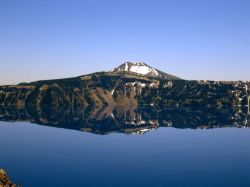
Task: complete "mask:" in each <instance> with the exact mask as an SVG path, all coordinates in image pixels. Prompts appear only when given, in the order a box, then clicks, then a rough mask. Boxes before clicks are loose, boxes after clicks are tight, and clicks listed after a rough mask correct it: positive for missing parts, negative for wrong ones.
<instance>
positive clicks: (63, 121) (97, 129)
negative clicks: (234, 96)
mask: <svg viewBox="0 0 250 187" xmlns="http://www.w3.org/2000/svg"><path fill="white" fill-rule="evenodd" d="M249 118H250V117H249V114H248V111H247V108H246V110H245V111H242V110H237V109H232V108H229V109H215V108H211V109H210V108H208V107H204V108H154V107H150V106H147V107H145V106H144V107H134V108H124V107H115V108H112V107H102V108H95V107H88V108H87V109H85V110H75V111H71V110H65V109H58V108H53V107H44V108H39V109H35V108H17V107H4V106H0V120H1V121H11V122H17V121H18V122H20V121H26V122H27V121H28V122H31V123H36V124H39V125H45V126H51V127H59V128H66V129H75V130H80V131H85V132H91V133H95V134H108V133H111V132H120V133H126V134H144V133H145V132H148V131H150V130H154V129H157V128H159V127H174V128H192V129H196V128H204V129H208V128H221V127H237V128H248V127H250V119H249Z"/></svg>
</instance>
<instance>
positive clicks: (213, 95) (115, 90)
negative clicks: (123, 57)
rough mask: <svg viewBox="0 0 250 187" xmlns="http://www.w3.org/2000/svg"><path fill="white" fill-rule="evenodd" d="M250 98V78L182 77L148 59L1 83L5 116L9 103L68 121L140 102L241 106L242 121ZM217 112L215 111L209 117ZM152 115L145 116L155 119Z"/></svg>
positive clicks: (174, 106)
mask: <svg viewBox="0 0 250 187" xmlns="http://www.w3.org/2000/svg"><path fill="white" fill-rule="evenodd" d="M249 103H250V82H247V81H245V82H243V81H188V80H182V79H179V78H177V77H175V76H172V75H168V74H166V73H163V72H161V71H159V70H157V69H155V68H152V67H150V66H148V65H146V64H145V63H124V64H122V65H121V66H119V67H117V68H115V69H114V70H113V71H108V72H97V73H92V74H88V75H82V76H79V77H73V78H67V79H57V80H42V81H36V82H31V83H21V84H19V85H7V86H0V105H1V106H3V108H1V107H0V120H1V111H3V114H5V113H6V112H5V110H6V109H8V108H10V107H11V108H13V107H14V108H17V109H18V111H19V113H20V115H22V111H23V112H24V111H29V115H32V116H34V118H36V119H37V120H40V121H43V122H44V123H47V122H48V121H50V122H51V121H52V122H53V121H54V123H55V124H58V119H60V120H62V121H64V120H65V119H66V118H67V119H68V118H69V121H70V120H72V119H71V118H74V119H78V118H83V120H88V122H90V123H91V121H92V120H93V119H106V118H107V117H108V116H111V117H112V116H113V117H116V118H119V117H122V116H123V115H116V114H118V113H123V112H121V111H131V108H132V109H135V108H139V107H141V106H143V107H145V106H147V107H150V108H153V109H154V110H156V111H159V110H163V109H168V110H172V109H173V110H176V109H178V110H179V109H180V108H186V107H189V108H191V109H192V110H196V111H198V109H199V108H202V110H203V111H204V110H205V111H207V110H209V111H211V110H212V111H216V112H215V113H218V112H217V111H225V110H227V111H229V113H235V112H236V111H238V112H236V115H235V117H237V119H239V118H240V119H241V121H242V120H243V119H245V118H244V115H243V113H248V114H250V107H249ZM103 109H105V111H103ZM65 111H67V112H66V113H65ZM24 113H25V112H24ZM125 113H126V114H128V112H125ZM132 113H133V112H131V115H132ZM164 113H165V112H163V114H164ZM85 114H87V115H85ZM212 115H214V112H212V114H211V115H210V116H208V117H209V118H212V117H213V116H212ZM7 116H8V115H7ZM11 116H12V114H11V115H10V118H11ZM24 116H26V115H24ZM90 116H91V117H90ZM155 116H157V115H155ZM197 116H199V115H197ZM89 117H90V118H89ZM219 117H220V116H219ZM221 117H223V116H221ZM233 117H234V116H233ZM132 118H133V119H134V117H132ZM153 118H154V116H152V117H148V118H145V119H144V120H143V121H145V122H146V121H149V122H150V121H151V119H153ZM231 118H232V117H231ZM162 120H163V121H164V120H165V118H164V117H162ZM197 125H198V124H197ZM203 125H204V124H203Z"/></svg>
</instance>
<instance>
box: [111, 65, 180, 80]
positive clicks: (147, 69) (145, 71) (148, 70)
mask: <svg viewBox="0 0 250 187" xmlns="http://www.w3.org/2000/svg"><path fill="white" fill-rule="evenodd" d="M112 72H117V73H118V72H128V73H136V74H140V75H144V76H146V77H153V78H162V79H179V78H178V77H175V76H173V75H169V74H167V73H164V72H162V71H159V70H157V69H155V68H153V67H151V66H149V65H147V64H146V63H144V62H134V63H133V62H125V63H123V64H122V65H120V66H118V67H117V68H115V69H114V70H112Z"/></svg>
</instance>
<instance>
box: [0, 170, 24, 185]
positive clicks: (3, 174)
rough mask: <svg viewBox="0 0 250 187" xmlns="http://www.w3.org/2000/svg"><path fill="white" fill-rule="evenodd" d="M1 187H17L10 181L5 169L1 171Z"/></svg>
mask: <svg viewBox="0 0 250 187" xmlns="http://www.w3.org/2000/svg"><path fill="white" fill-rule="evenodd" d="M0 187H16V185H15V184H13V183H12V182H11V181H10V179H9V178H8V176H7V173H6V172H5V171H4V170H3V169H0ZM19 187H20V186H19Z"/></svg>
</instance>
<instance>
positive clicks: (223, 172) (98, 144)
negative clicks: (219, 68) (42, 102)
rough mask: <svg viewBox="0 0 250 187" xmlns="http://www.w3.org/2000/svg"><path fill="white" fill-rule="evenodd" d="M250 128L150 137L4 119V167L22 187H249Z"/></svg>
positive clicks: (0, 144)
mask: <svg viewBox="0 0 250 187" xmlns="http://www.w3.org/2000/svg"><path fill="white" fill-rule="evenodd" d="M249 142H250V129H246V128H214V129H178V128H172V127H167V128H166V127H159V128H157V129H156V130H154V131H150V132H147V133H145V134H143V135H138V134H136V135H135V134H129V135H128V134H123V133H110V134H108V135H99V134H93V133H89V132H82V131H76V130H68V129H63V128H54V127H47V126H42V125H37V124H31V123H28V122H15V123H13V122H0V148H1V151H0V158H1V159H0V167H1V168H4V169H6V170H7V172H8V174H9V176H10V178H11V180H12V181H14V182H15V183H18V184H22V186H23V187H44V186H53V187H54V186H55V187H59V186H60V187H62V186H88V187H91V186H93V187H97V186H107V187H112V186H120V187H123V186H124V187H125V186H126V187H127V186H132V187H152V186H154V187H166V186H171V187H183V186H188V187H201V186H203V187H206V186H207V187H211V186H214V187H217V186H218V187H222V186H226V187H249V186H250V144H249Z"/></svg>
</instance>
